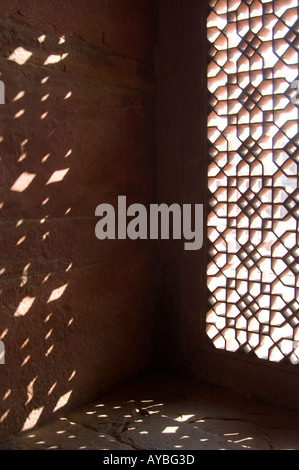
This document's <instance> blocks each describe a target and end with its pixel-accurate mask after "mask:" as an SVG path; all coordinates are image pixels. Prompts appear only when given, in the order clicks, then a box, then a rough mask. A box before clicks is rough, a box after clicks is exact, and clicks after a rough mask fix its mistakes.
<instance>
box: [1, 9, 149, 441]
mask: <svg viewBox="0 0 299 470" xmlns="http://www.w3.org/2000/svg"><path fill="white" fill-rule="evenodd" d="M154 26H155V12H154V2H153V1H152V0H138V1H136V0H122V1H121V2H120V1H119V0H109V1H107V0H99V1H97V2H96V1H91V0H88V1H82V0H80V1H79V0H66V1H64V2H61V1H58V0H44V1H42V2H40V1H38V0H28V1H26V2H23V1H21V0H2V2H1V5H0V29H1V45H0V73H1V77H0V79H1V80H3V81H4V83H5V85H6V104H5V105H4V106H0V158H1V161H0V164H1V166H0V226H1V230H0V291H1V296H0V340H2V341H3V342H4V343H5V348H6V364H5V365H0V439H3V438H5V437H7V436H8V435H10V434H12V433H17V432H20V431H21V430H22V429H29V428H30V427H31V426H33V425H34V424H38V425H39V424H41V423H42V422H44V421H46V420H49V419H51V418H52V417H54V416H56V415H57V414H58V413H60V412H62V413H64V412H66V411H67V410H68V409H69V408H73V407H75V406H77V405H78V404H80V403H83V402H85V401H88V400H92V399H94V398H95V397H96V396H97V394H99V393H102V392H105V391H107V390H108V389H110V388H111V387H113V386H115V385H116V384H117V383H120V382H122V381H124V380H127V379H129V378H131V377H134V376H135V375H136V374H139V373H141V372H143V371H144V370H146V369H147V368H148V367H150V365H151V363H152V356H153V355H152V348H153V334H154V307H155V280H154V278H155V276H154V272H155V270H154V268H155V263H156V257H155V246H154V245H153V243H152V242H150V241H149V242H142V243H139V242H134V241H125V240H124V241H115V242H114V241H102V242H101V241H98V240H97V239H96V237H95V234H94V229H95V224H96V218H95V217H94V213H95V208H96V206H97V205H98V204H100V203H102V202H111V203H113V204H116V201H117V196H118V195H127V196H128V200H129V201H131V202H141V203H144V204H149V203H150V202H153V199H154V183H153V182H154V175H155V123H154V104H153V103H154V77H153V68H152V60H153V46H154ZM53 180H54V181H55V182H53Z"/></svg>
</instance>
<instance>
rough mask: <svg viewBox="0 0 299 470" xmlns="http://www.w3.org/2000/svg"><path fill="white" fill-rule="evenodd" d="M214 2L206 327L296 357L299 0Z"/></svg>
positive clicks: (236, 341)
mask: <svg viewBox="0 0 299 470" xmlns="http://www.w3.org/2000/svg"><path fill="white" fill-rule="evenodd" d="M209 3H210V8H211V10H210V14H209V17H208V39H209V42H210V61H209V67H208V88H209V94H210V111H209V117H208V137H209V156H210V160H211V161H210V165H209V173H208V185H209V192H210V200H209V202H210V208H209V216H208V237H209V244H210V250H209V255H210V260H209V265H208V272H207V274H208V289H209V311H208V313H207V317H206V331H207V335H208V336H209V338H210V339H211V340H212V342H213V344H214V346H215V347H216V348H219V349H224V350H227V351H233V352H234V351H237V350H243V351H245V352H247V353H253V354H255V355H256V356H257V357H259V358H262V359H266V360H269V361H275V362H280V361H282V360H286V361H287V362H291V363H293V364H298V363H299V184H298V183H299V182H298V164H299V116H298V109H299V107H298V105H297V104H296V103H295V102H294V103H293V101H294V100H293V99H292V98H293V95H294V93H296V91H295V90H293V89H292V87H291V84H292V82H293V81H294V80H296V79H298V63H299V57H298V49H299V21H298V18H299V15H298V1H297V0H295V1H294V0H275V1H267V0H244V1H240V0H226V1H223V0H219V1H217V0H211V1H210V2H209Z"/></svg>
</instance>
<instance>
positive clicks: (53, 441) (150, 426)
mask: <svg viewBox="0 0 299 470" xmlns="http://www.w3.org/2000/svg"><path fill="white" fill-rule="evenodd" d="M6 449H7V450H11V449H14V450H19V449H20V450H21V449H26V450H35V449H36V450H37V449H64V450H73V449H76V450H77V449H90V450H95V449H96V450H141V449H147V450H197V449H203V450H204V449H206V450H214V449H216V450H218V449H219V450H220V449H233V450H239V449H243V450H246V449H252V450H255V449H257V450H274V449H296V450H298V449H299V413H298V412H293V411H290V410H286V409H282V408H277V407H273V406H270V405H267V404H264V403H261V402H258V401H255V400H253V399H249V398H247V399H246V398H242V397H239V396H236V395H233V394H231V393H228V392H227V391H223V390H221V389H217V388H214V387H211V386H208V385H203V384H200V383H198V382H194V381H192V380H183V379H175V378H172V377H165V376H159V375H149V376H146V377H144V378H142V379H139V380H137V381H135V382H133V383H130V384H128V385H126V386H125V387H123V388H122V389H121V390H118V391H117V392H114V393H111V394H109V395H106V396H104V397H101V398H99V400H97V401H95V402H94V403H91V404H88V405H86V406H83V407H82V408H80V409H77V410H75V411H73V412H71V413H68V414H66V415H65V416H64V417H62V418H60V419H59V420H56V421H54V422H52V423H50V424H48V425H46V426H43V427H41V428H39V429H35V430H33V431H31V432H29V433H27V434H24V435H22V436H20V437H17V438H15V439H11V440H9V441H8V442H5V443H2V444H0V450H6Z"/></svg>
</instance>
